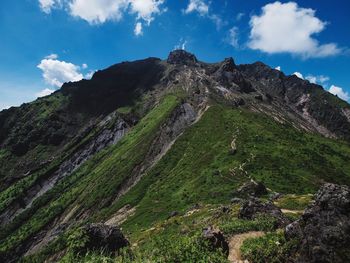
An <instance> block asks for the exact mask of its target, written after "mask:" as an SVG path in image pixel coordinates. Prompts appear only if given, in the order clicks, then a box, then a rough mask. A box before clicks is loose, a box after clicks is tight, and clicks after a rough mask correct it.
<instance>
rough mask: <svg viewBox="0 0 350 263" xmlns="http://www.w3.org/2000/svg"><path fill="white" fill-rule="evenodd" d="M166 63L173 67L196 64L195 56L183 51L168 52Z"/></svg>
mask: <svg viewBox="0 0 350 263" xmlns="http://www.w3.org/2000/svg"><path fill="white" fill-rule="evenodd" d="M167 62H168V63H169V64H175V65H187V66H194V65H196V64H197V63H198V60H197V58H196V56H195V55H193V54H191V53H189V52H187V51H185V50H182V49H178V50H174V51H172V52H170V54H169V56H168V60H167Z"/></svg>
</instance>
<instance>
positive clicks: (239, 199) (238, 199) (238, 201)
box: [231, 197, 244, 204]
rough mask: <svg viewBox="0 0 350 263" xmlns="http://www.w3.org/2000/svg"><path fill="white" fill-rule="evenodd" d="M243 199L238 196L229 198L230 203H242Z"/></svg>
mask: <svg viewBox="0 0 350 263" xmlns="http://www.w3.org/2000/svg"><path fill="white" fill-rule="evenodd" d="M243 201H244V200H243V199H242V198H238V197H234V198H232V199H231V203H232V204H240V203H242V202H243Z"/></svg>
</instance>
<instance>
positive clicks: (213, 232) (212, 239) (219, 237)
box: [203, 226, 229, 255]
mask: <svg viewBox="0 0 350 263" xmlns="http://www.w3.org/2000/svg"><path fill="white" fill-rule="evenodd" d="M203 237H204V239H205V240H207V241H208V242H209V244H210V246H211V248H212V249H221V250H222V252H223V253H224V254H225V255H228V252H229V246H228V243H227V241H226V239H225V237H224V235H223V233H222V232H221V231H220V230H218V229H215V228H213V227H211V226H209V227H207V228H204V230H203Z"/></svg>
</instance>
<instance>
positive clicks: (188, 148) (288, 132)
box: [0, 96, 350, 251]
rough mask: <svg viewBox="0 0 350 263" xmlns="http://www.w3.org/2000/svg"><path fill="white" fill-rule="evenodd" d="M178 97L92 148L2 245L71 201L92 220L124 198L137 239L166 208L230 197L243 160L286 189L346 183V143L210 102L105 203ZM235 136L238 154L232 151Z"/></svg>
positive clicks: (12, 243)
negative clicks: (114, 140) (127, 187)
mask: <svg viewBox="0 0 350 263" xmlns="http://www.w3.org/2000/svg"><path fill="white" fill-rule="evenodd" d="M177 103H178V100H177V99H176V98H175V97H173V96H170V97H167V98H166V99H165V100H164V101H163V103H161V104H160V105H159V106H158V107H157V108H155V109H154V110H153V111H151V113H149V114H148V115H147V116H146V117H145V118H144V119H143V120H142V121H141V122H140V123H139V124H138V125H137V127H135V129H134V130H133V131H132V132H131V133H129V134H128V135H127V136H126V137H125V138H124V139H123V140H122V141H121V142H120V143H118V145H117V146H114V147H111V148H109V149H108V150H105V151H103V152H101V153H99V154H97V155H96V156H95V157H94V158H93V159H92V160H90V161H88V162H87V163H86V164H85V165H83V166H82V167H81V169H78V171H76V172H75V173H74V174H73V176H71V177H70V179H69V180H71V182H69V183H68V182H67V181H68V179H67V181H65V182H63V183H61V184H60V185H59V186H57V187H56V188H55V189H53V190H52V191H50V193H48V195H49V194H52V193H53V192H54V191H56V192H57V193H62V192H64V194H63V195H61V196H60V197H58V198H56V199H55V201H53V202H51V203H50V204H49V205H47V206H44V207H43V208H41V209H39V210H38V212H37V213H35V214H34V215H33V216H31V219H30V220H26V221H24V222H23V224H22V226H21V227H20V228H18V229H17V230H16V231H14V232H12V233H11V234H10V235H9V237H8V238H7V239H5V240H3V241H2V242H1V244H0V251H10V250H11V249H13V248H15V247H16V246H18V245H19V244H21V243H22V242H24V241H25V240H26V239H27V238H28V237H30V236H31V235H32V234H34V233H36V232H37V231H39V229H41V228H42V227H44V226H45V225H46V224H47V223H48V222H50V220H52V219H53V218H55V217H56V216H58V215H60V214H61V213H63V212H64V211H68V210H67V208H68V207H73V206H74V205H78V206H79V207H80V208H82V207H84V209H89V210H90V211H95V212H94V215H93V217H92V218H91V220H92V221H102V220H105V219H107V218H109V217H110V216H111V215H112V214H113V213H115V212H116V211H117V210H118V209H119V208H121V207H122V206H124V205H125V204H131V205H133V206H136V205H137V209H136V213H135V215H134V216H132V217H131V218H129V219H128V220H127V221H126V222H125V223H124V224H123V228H124V231H126V232H127V233H130V238H131V240H132V241H136V240H138V239H139V238H140V237H141V236H142V235H143V230H146V229H148V228H149V227H151V226H152V225H155V224H160V223H161V222H164V219H166V218H167V217H168V216H169V213H170V212H171V211H174V210H177V211H180V212H185V211H186V210H187V209H188V208H189V207H191V206H192V205H193V204H195V203H207V204H222V203H228V202H229V201H230V197H231V194H232V191H233V190H234V189H236V188H237V187H238V186H239V185H241V184H242V183H243V182H244V181H246V180H248V177H247V175H246V174H245V173H244V172H242V171H240V170H239V169H237V167H239V166H240V165H241V164H242V163H246V165H245V166H244V170H245V171H247V173H248V175H249V176H251V177H253V178H255V179H256V180H261V181H263V182H264V183H265V184H266V185H267V186H268V187H269V188H271V189H272V190H274V191H279V192H284V193H298V194H305V193H310V192H311V193H313V192H315V190H316V189H317V187H318V186H319V184H320V183H322V181H332V182H337V183H346V184H350V164H349V163H348V160H349V159H350V147H349V145H347V144H345V143H341V142H337V141H334V140H330V139H326V138H323V137H321V136H318V135H311V134H306V133H302V132H299V131H297V130H295V129H294V128H292V127H291V126H289V125H281V124H278V123H276V122H275V121H273V120H271V119H270V118H268V117H264V116H262V115H260V114H255V113H251V112H248V111H246V110H243V109H231V108H227V107H224V106H219V105H214V106H212V107H211V108H209V109H208V111H207V112H206V113H205V114H204V115H203V117H202V119H201V120H200V121H199V122H197V123H196V124H194V125H193V126H192V127H190V128H189V129H188V130H187V131H186V132H185V133H184V134H183V135H182V136H181V137H180V138H179V139H178V140H177V141H176V143H175V144H174V145H173V147H172V148H171V149H170V151H169V152H168V153H167V154H166V155H165V156H164V157H163V158H162V159H161V160H160V161H159V162H158V164H157V165H155V166H154V167H153V169H152V170H151V171H150V172H149V173H148V174H147V175H145V176H144V177H143V179H142V180H141V181H140V182H139V183H138V184H137V185H136V186H135V187H134V188H133V189H132V190H131V191H130V192H129V193H127V194H126V195H125V196H124V197H122V198H121V199H120V200H119V202H117V203H115V204H113V205H107V206H106V204H110V201H111V199H112V198H113V196H114V195H115V191H116V189H118V185H120V182H121V181H122V180H123V179H124V178H126V177H127V176H128V175H129V174H130V173H131V171H132V169H133V168H134V167H135V165H136V164H138V163H140V162H141V161H142V160H143V158H144V156H145V154H146V151H147V150H148V147H149V146H150V143H151V142H152V139H153V138H154V135H155V132H156V131H157V128H158V127H159V125H160V124H161V123H162V122H163V121H164V119H165V118H166V117H167V116H168V115H169V114H170V112H171V111H172V109H173V108H174V107H175V106H176V105H177ZM234 137H236V138H237V139H236V145H237V152H236V153H235V154H233V153H232V151H231V150H230V149H231V146H230V145H231V142H232V140H233V138H234ZM64 183H66V185H67V187H66V188H65V186H64ZM72 186H73V187H72ZM59 187H61V188H59ZM43 198H45V197H43ZM103 207H105V208H103ZM101 209H102V210H101ZM239 224H241V223H239Z"/></svg>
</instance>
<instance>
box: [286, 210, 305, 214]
mask: <svg viewBox="0 0 350 263" xmlns="http://www.w3.org/2000/svg"><path fill="white" fill-rule="evenodd" d="M281 211H282V213H283V214H286V213H289V214H302V213H304V210H290V209H281Z"/></svg>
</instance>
